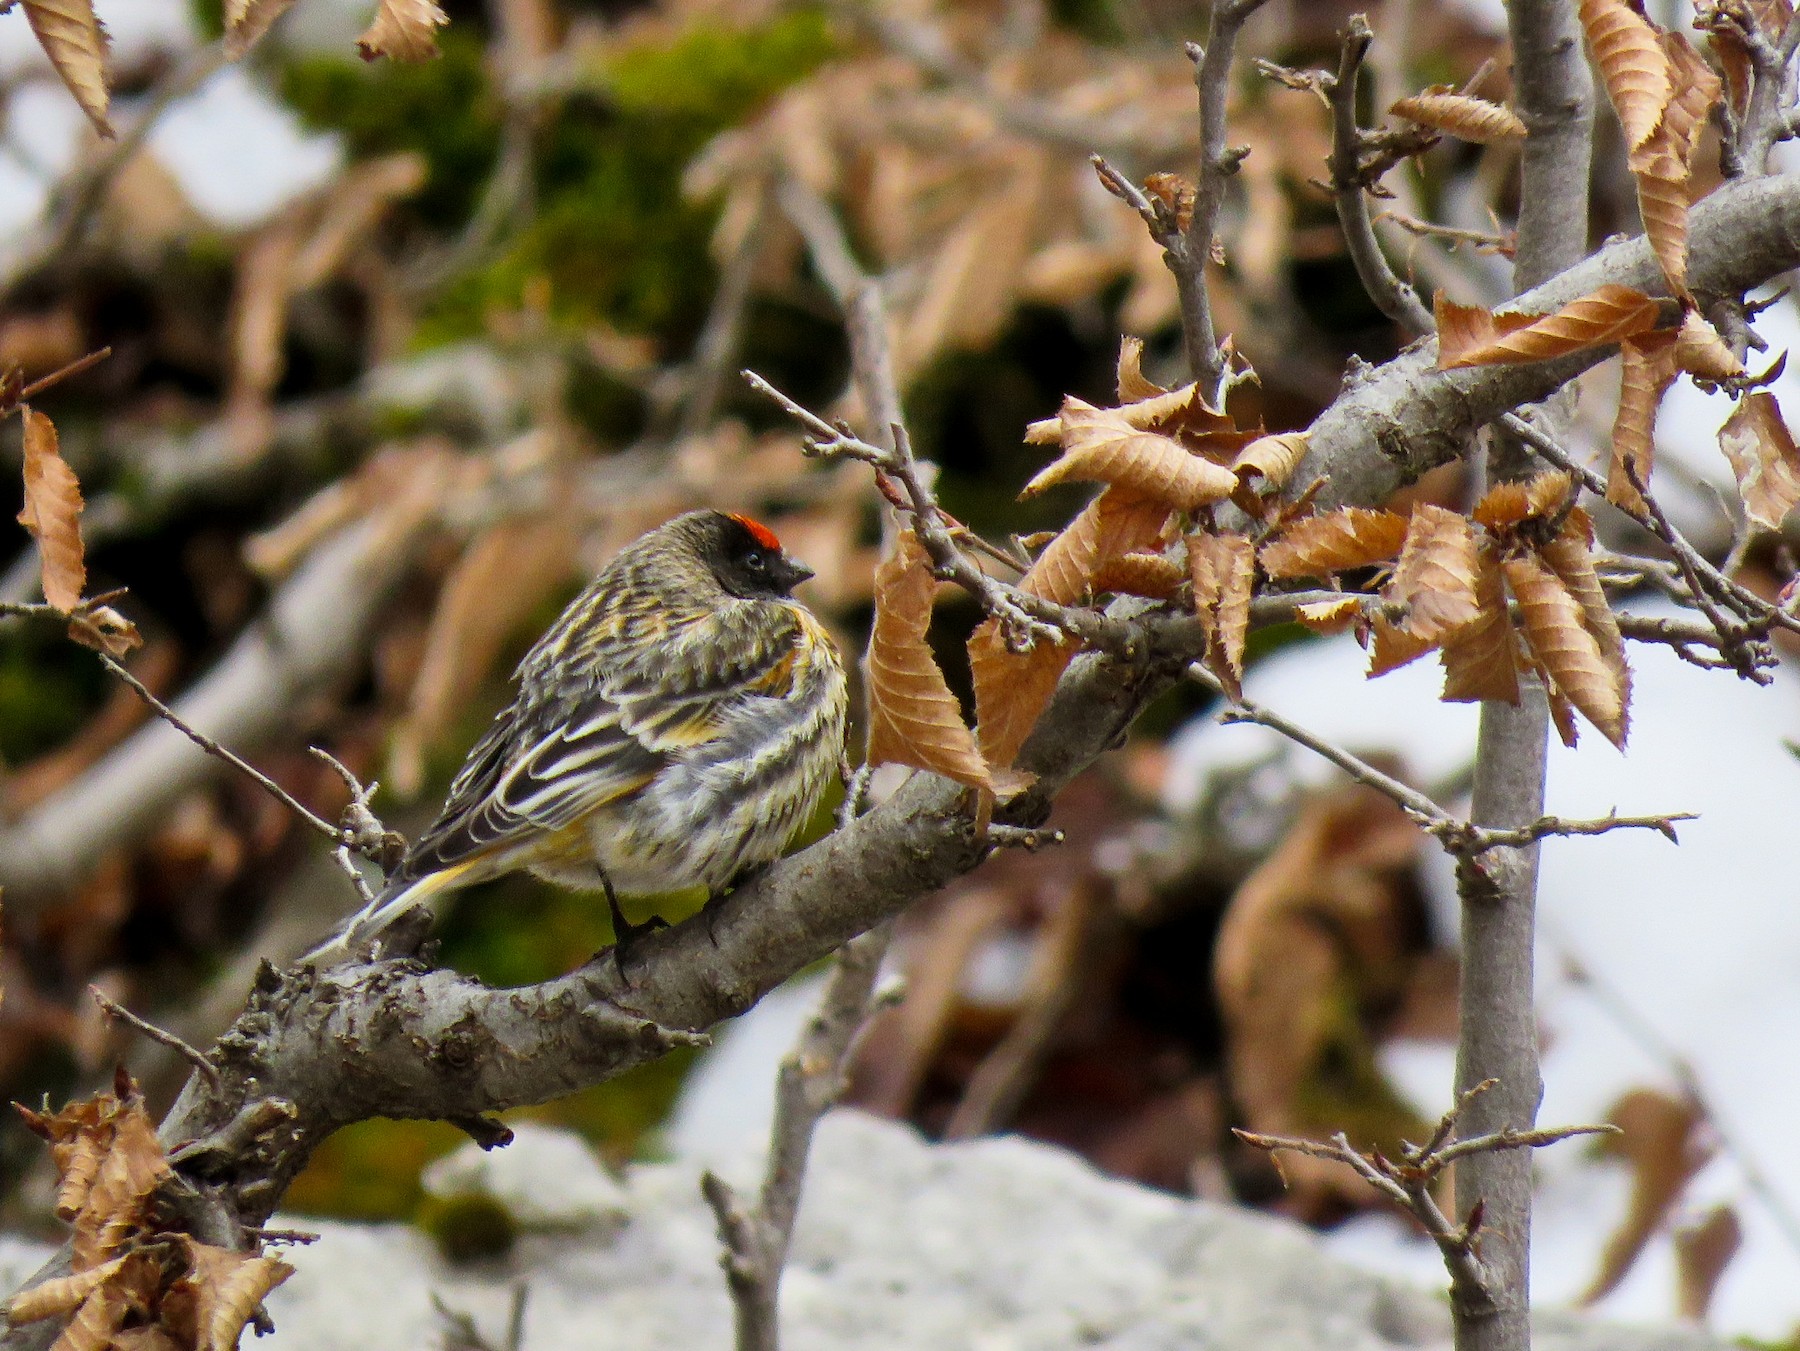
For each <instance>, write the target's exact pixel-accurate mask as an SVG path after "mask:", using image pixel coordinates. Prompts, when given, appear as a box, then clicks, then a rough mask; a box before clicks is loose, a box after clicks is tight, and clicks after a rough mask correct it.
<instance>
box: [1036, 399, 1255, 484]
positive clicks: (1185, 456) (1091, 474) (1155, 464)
mask: <svg viewBox="0 0 1800 1351" xmlns="http://www.w3.org/2000/svg"><path fill="white" fill-rule="evenodd" d="M1125 413H1126V410H1124V409H1118V408H1094V407H1092V406H1090V405H1088V404H1084V403H1082V402H1081V401H1080V400H1078V399H1069V400H1068V401H1067V402H1065V403H1064V405H1063V411H1062V446H1063V453H1062V458H1061V459H1058V460H1057V461H1055V462H1054V463H1052V464H1051V465H1049V466H1048V467H1046V468H1045V469H1044V470H1042V471H1041V472H1040V473H1039V474H1038V475H1037V477H1036V478H1034V479H1032V480H1031V482H1030V483H1028V484H1026V485H1025V492H1024V494H1023V495H1024V496H1029V495H1031V494H1032V493H1037V492H1041V491H1043V490H1044V489H1045V488H1048V487H1050V486H1051V485H1052V484H1056V483H1066V482H1069V481H1071V480H1075V481H1086V482H1090V483H1106V484H1110V485H1112V486H1114V487H1119V488H1124V489H1127V490H1128V491H1130V492H1132V493H1134V494H1136V495H1137V496H1140V497H1147V498H1154V499H1155V500H1157V501H1161V502H1165V503H1167V504H1168V505H1169V506H1170V507H1172V508H1174V509H1176V510H1180V511H1192V510H1194V509H1195V508H1196V507H1203V506H1207V505H1209V504H1211V503H1214V502H1223V501H1224V500H1225V499H1226V498H1227V497H1230V496H1231V493H1232V490H1233V489H1235V488H1236V487H1237V477H1236V476H1235V475H1234V474H1233V473H1232V472H1231V471H1230V470H1229V469H1225V468H1223V467H1221V466H1219V465H1216V464H1214V463H1213V462H1212V461H1211V460H1208V459H1206V458H1204V457H1203V456H1200V455H1197V454H1195V453H1194V452H1193V451H1191V450H1189V449H1188V448H1187V447H1186V446H1184V445H1182V443H1181V442H1179V441H1177V440H1176V439H1175V438H1174V437H1172V436H1165V435H1162V434H1161V433H1159V432H1151V431H1143V430H1140V429H1139V428H1137V427H1135V426H1133V425H1132V424H1131V422H1130V421H1129V420H1128V419H1127V417H1126V416H1125Z"/></svg>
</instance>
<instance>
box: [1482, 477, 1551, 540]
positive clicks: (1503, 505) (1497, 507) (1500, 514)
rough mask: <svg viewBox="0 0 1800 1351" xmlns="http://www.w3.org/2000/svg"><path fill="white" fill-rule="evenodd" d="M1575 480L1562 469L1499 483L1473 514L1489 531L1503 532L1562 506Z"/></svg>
mask: <svg viewBox="0 0 1800 1351" xmlns="http://www.w3.org/2000/svg"><path fill="white" fill-rule="evenodd" d="M1573 487H1574V480H1573V479H1572V478H1570V477H1569V475H1568V474H1567V473H1565V472H1564V471H1563V470H1560V469H1553V470H1551V471H1550V472H1549V473H1546V474H1539V475H1538V476H1537V477H1536V478H1532V479H1528V480H1526V481H1525V482H1523V483H1518V482H1506V483H1497V484H1495V485H1494V486H1493V487H1492V488H1490V489H1488V491H1487V492H1486V493H1485V494H1484V495H1483V497H1482V499H1481V500H1480V501H1479V502H1477V503H1476V504H1475V510H1474V511H1473V512H1471V513H1470V514H1471V515H1472V516H1473V517H1474V519H1475V523H1476V524H1477V525H1479V526H1481V528H1482V529H1484V530H1486V531H1488V532H1489V533H1490V534H1496V535H1499V534H1504V533H1506V532H1507V531H1508V530H1510V529H1511V528H1512V527H1513V526H1516V525H1518V524H1520V523H1521V522H1524V521H1529V520H1541V519H1543V518H1545V517H1547V516H1553V515H1555V514H1556V513H1557V512H1559V511H1561V510H1562V509H1563V505H1564V504H1565V503H1566V502H1567V501H1568V500H1569V492H1570V490H1571V489H1572V488H1573Z"/></svg>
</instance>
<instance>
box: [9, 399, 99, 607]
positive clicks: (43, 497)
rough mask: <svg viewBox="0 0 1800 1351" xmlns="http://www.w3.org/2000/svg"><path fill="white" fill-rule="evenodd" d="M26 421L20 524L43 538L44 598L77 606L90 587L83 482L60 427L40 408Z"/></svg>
mask: <svg viewBox="0 0 1800 1351" xmlns="http://www.w3.org/2000/svg"><path fill="white" fill-rule="evenodd" d="M20 411H21V413H22V414H23V417H24V421H25V509H24V510H23V511H21V512H20V513H19V524H20V525H22V526H24V527H25V528H26V529H27V530H29V531H30V532H31V535H32V538H34V539H36V540H37V543H38V556H39V562H40V571H41V574H42V577H43V584H44V599H45V600H47V601H49V602H50V604H52V605H54V606H55V607H56V608H57V609H59V610H65V611H67V610H73V609H74V608H75V606H76V605H77V604H78V603H79V602H80V600H81V593H82V590H83V589H84V588H85V587H86V586H87V563H86V559H85V553H84V551H83V549H82V545H81V508H82V500H81V484H80V483H79V482H77V481H76V478H75V471H74V470H73V469H71V468H69V465H68V462H67V461H65V460H64V459H63V457H62V453H61V451H60V450H59V449H58V448H57V438H56V427H55V426H54V425H53V424H52V423H51V421H50V419H49V418H47V417H45V416H44V415H43V414H42V413H40V412H38V411H37V410H36V409H34V408H24V409H21V410H20Z"/></svg>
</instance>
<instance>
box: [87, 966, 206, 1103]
mask: <svg viewBox="0 0 1800 1351" xmlns="http://www.w3.org/2000/svg"><path fill="white" fill-rule="evenodd" d="M88 997H89V998H90V999H92V1000H93V1001H94V1002H95V1003H96V1004H98V1005H99V1006H100V1011H101V1012H102V1013H104V1014H105V1015H106V1016H107V1017H108V1018H114V1019H117V1020H118V1021H119V1022H121V1023H124V1024H125V1025H126V1026H127V1027H130V1028H131V1029H133V1030H134V1031H136V1032H139V1033H141V1034H143V1035H144V1036H146V1037H148V1038H149V1039H150V1040H151V1041H153V1042H155V1043H156V1044H157V1045H159V1046H167V1047H168V1048H169V1049H170V1050H171V1051H174V1052H175V1053H176V1054H177V1055H179V1056H180V1057H181V1058H182V1059H183V1060H185V1061H187V1062H188V1064H190V1065H192V1066H193V1067H194V1069H195V1070H196V1071H197V1072H198V1073H199V1075H200V1077H201V1078H202V1079H204V1080H206V1085H207V1087H208V1088H210V1089H212V1091H213V1092H215V1093H219V1092H222V1091H223V1089H224V1084H223V1082H222V1081H221V1080H220V1078H219V1071H218V1069H217V1068H216V1067H215V1066H214V1065H213V1063H212V1061H210V1060H208V1059H207V1058H206V1057H205V1056H204V1055H202V1054H201V1053H200V1052H199V1051H197V1050H195V1049H194V1048H193V1047H192V1046H190V1045H188V1043H187V1042H185V1041H183V1040H182V1039H181V1038H180V1037H178V1036H176V1035H175V1034H174V1033H173V1032H171V1031H169V1030H168V1029H167V1028H163V1027H158V1026H157V1025H156V1024H155V1023H153V1022H151V1021H150V1020H149V1019H147V1018H140V1017H138V1015H137V1014H135V1013H133V1012H132V1011H131V1010H130V1009H128V1008H126V1007H125V1006H124V1005H123V1004H121V1003H119V1002H117V1001H116V1000H114V999H111V998H109V997H108V996H107V994H106V992H105V991H104V990H102V989H101V988H100V987H99V986H98V985H90V986H88Z"/></svg>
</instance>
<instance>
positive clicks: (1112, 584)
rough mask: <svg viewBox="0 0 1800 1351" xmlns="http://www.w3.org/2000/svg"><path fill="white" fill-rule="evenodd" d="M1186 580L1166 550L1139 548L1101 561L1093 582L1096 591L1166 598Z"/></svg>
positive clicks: (1184, 574)
mask: <svg viewBox="0 0 1800 1351" xmlns="http://www.w3.org/2000/svg"><path fill="white" fill-rule="evenodd" d="M1186 580H1187V573H1185V572H1184V571H1182V568H1181V565H1180V564H1179V563H1177V562H1176V561H1175V560H1174V559H1172V558H1170V557H1168V556H1167V555H1166V554H1157V553H1143V552H1139V553H1129V554H1120V555H1119V556H1118V557H1116V558H1112V559H1108V560H1107V561H1106V562H1105V563H1103V564H1101V565H1100V570H1099V571H1098V572H1097V573H1095V574H1094V583H1093V586H1094V590H1095V591H1097V592H1098V591H1112V592H1115V593H1117V594H1119V595H1125V596H1148V597H1150V598H1151V599H1152V600H1169V599H1170V598H1172V597H1173V596H1174V595H1175V593H1176V592H1177V591H1179V590H1180V589H1181V584H1182V583H1183V582H1185V581H1186Z"/></svg>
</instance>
